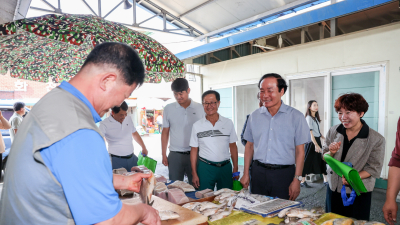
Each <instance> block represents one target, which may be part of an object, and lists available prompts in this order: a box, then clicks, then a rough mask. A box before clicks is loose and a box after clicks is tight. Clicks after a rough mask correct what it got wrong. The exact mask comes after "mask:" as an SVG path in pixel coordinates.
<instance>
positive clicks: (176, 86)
mask: <svg viewBox="0 0 400 225" xmlns="http://www.w3.org/2000/svg"><path fill="white" fill-rule="evenodd" d="M188 89H189V82H188V81H187V80H186V79H185V78H176V79H175V80H174V82H172V84H171V90H172V91H173V92H182V91H186V92H187V90H188Z"/></svg>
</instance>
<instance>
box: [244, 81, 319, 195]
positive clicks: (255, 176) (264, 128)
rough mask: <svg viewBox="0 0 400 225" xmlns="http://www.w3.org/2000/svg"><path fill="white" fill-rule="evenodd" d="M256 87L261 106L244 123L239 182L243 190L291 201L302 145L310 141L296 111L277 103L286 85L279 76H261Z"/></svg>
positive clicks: (296, 186) (297, 183)
mask: <svg viewBox="0 0 400 225" xmlns="http://www.w3.org/2000/svg"><path fill="white" fill-rule="evenodd" d="M258 88H259V89H260V100H261V101H262V103H263V106H262V107H260V108H259V109H257V110H255V111H254V112H253V113H251V114H250V117H249V119H248V122H247V127H246V131H245V133H244V139H246V140H247V143H246V147H245V153H244V163H245V164H244V171H243V177H242V179H241V180H240V182H241V183H242V185H243V187H245V188H247V187H248V186H249V184H250V187H251V192H252V193H254V194H261V195H267V196H271V197H279V198H282V199H290V200H295V199H296V198H297V196H298V195H299V194H300V181H301V179H302V177H301V174H302V171H303V165H304V144H305V143H307V142H309V141H311V138H310V131H309V127H308V124H307V121H306V119H305V118H304V115H303V114H302V113H301V112H300V111H298V110H296V109H294V108H292V107H290V106H288V105H285V104H284V103H283V102H282V101H281V98H282V96H283V95H284V94H285V92H286V89H287V85H286V81H285V80H284V79H283V78H282V77H281V76H280V75H278V74H274V73H270V74H266V75H264V76H262V77H261V79H260V81H259V83H258ZM250 165H251V171H250ZM250 173H251V174H250ZM250 175H251V176H250ZM250 177H251V180H250Z"/></svg>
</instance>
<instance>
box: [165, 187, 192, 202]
mask: <svg viewBox="0 0 400 225" xmlns="http://www.w3.org/2000/svg"><path fill="white" fill-rule="evenodd" d="M168 201H169V202H172V203H174V204H178V205H179V204H185V203H188V202H189V198H188V197H187V196H186V195H185V193H184V192H183V191H182V190H181V189H178V188H172V189H170V190H169V191H168Z"/></svg>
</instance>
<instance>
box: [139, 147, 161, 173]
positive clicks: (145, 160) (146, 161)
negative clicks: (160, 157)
mask: <svg viewBox="0 0 400 225" xmlns="http://www.w3.org/2000/svg"><path fill="white" fill-rule="evenodd" d="M137 164H138V166H142V165H143V166H145V167H146V168H147V169H149V170H151V171H152V172H153V173H154V172H155V171H156V166H157V161H156V160H154V159H152V158H150V157H148V156H143V155H142V152H140V153H139V156H138V162H137Z"/></svg>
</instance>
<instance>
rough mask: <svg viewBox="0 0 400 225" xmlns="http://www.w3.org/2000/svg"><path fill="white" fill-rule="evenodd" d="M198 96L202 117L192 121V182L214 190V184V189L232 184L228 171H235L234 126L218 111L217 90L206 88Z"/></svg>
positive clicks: (199, 186) (236, 163)
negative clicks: (200, 101) (202, 110)
mask: <svg viewBox="0 0 400 225" xmlns="http://www.w3.org/2000/svg"><path fill="white" fill-rule="evenodd" d="M202 100H203V107H204V111H205V113H206V117H204V118H202V119H200V120H198V121H197V122H196V123H194V124H193V128H192V136H191V139H190V146H191V147H192V149H191V152H190V161H191V164H192V175H193V179H192V182H193V186H194V187H196V188H198V189H199V190H204V189H207V188H209V189H211V190H214V187H215V185H217V189H218V190H219V189H221V188H232V184H233V181H232V172H233V173H235V172H237V171H238V151H237V146H236V141H237V136H236V132H235V127H234V126H233V122H232V120H230V119H228V118H225V117H223V116H221V115H220V114H219V113H218V107H219V105H220V103H221V102H220V95H219V93H218V92H216V91H214V90H209V91H206V92H204V93H203V95H202ZM199 149H200V152H199ZM231 158H232V162H233V170H232V164H231V161H230V159H231ZM235 178H238V177H235Z"/></svg>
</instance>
